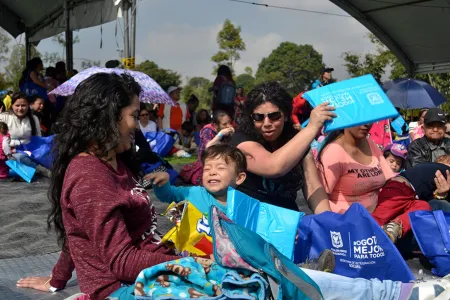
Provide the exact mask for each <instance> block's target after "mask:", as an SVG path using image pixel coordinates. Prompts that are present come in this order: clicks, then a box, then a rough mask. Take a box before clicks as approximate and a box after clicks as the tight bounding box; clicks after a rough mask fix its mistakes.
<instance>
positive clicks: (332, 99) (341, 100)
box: [320, 92, 355, 108]
mask: <svg viewBox="0 0 450 300" xmlns="http://www.w3.org/2000/svg"><path fill="white" fill-rule="evenodd" d="M320 101H321V102H322V103H323V102H329V103H330V105H331V106H334V107H336V108H341V107H345V106H348V105H351V104H353V103H355V99H354V98H353V96H352V95H351V94H350V93H348V92H344V93H333V94H328V93H327V94H324V95H323V96H322V98H321V100H320Z"/></svg>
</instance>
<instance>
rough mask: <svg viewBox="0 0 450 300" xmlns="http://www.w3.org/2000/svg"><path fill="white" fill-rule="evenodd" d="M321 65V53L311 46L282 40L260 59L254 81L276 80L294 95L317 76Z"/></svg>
mask: <svg viewBox="0 0 450 300" xmlns="http://www.w3.org/2000/svg"><path fill="white" fill-rule="evenodd" d="M323 65H324V63H323V60H322V54H320V53H319V52H317V51H316V50H315V49H314V47H313V46H311V45H297V44H295V43H292V42H283V43H281V44H280V45H279V46H278V48H277V49H275V50H273V51H272V53H271V54H270V55H269V56H268V57H265V58H263V59H262V61H261V63H260V64H259V66H258V71H257V72H256V83H262V82H265V81H278V82H279V83H280V84H281V85H282V86H283V87H284V88H285V89H286V90H288V91H289V92H290V93H291V94H292V95H296V94H298V93H299V92H301V91H302V90H304V89H305V88H307V87H308V86H309V85H310V84H311V83H312V82H313V81H314V80H315V79H316V78H318V76H319V71H320V68H321V67H323Z"/></svg>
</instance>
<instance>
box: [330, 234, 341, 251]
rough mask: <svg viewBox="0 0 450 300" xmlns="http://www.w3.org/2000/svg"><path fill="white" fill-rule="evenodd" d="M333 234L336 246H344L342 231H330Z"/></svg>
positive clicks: (332, 238)
mask: <svg viewBox="0 0 450 300" xmlns="http://www.w3.org/2000/svg"><path fill="white" fill-rule="evenodd" d="M330 234H331V244H332V245H333V247H335V248H342V247H343V246H344V244H343V242H342V236H341V233H340V232H336V231H330Z"/></svg>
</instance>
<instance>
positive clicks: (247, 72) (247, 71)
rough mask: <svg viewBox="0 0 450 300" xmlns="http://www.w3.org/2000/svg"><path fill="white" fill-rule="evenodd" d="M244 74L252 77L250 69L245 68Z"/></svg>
mask: <svg viewBox="0 0 450 300" xmlns="http://www.w3.org/2000/svg"><path fill="white" fill-rule="evenodd" d="M244 72H245V74H247V75H250V76H253V69H252V68H251V67H245V69H244Z"/></svg>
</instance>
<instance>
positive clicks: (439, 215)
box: [433, 210, 450, 253]
mask: <svg viewBox="0 0 450 300" xmlns="http://www.w3.org/2000/svg"><path fill="white" fill-rule="evenodd" d="M433 215H434V219H435V220H436V224H437V226H438V228H439V231H440V232H441V236H442V240H443V241H444V245H445V248H446V251H447V253H450V230H449V228H448V225H447V221H446V220H445V216H444V212H443V211H442V210H435V211H433Z"/></svg>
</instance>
